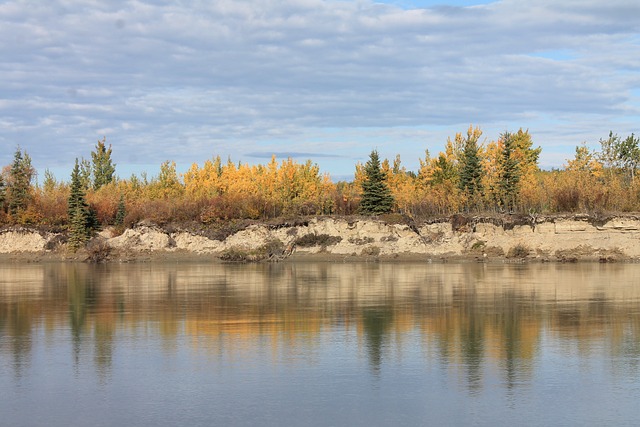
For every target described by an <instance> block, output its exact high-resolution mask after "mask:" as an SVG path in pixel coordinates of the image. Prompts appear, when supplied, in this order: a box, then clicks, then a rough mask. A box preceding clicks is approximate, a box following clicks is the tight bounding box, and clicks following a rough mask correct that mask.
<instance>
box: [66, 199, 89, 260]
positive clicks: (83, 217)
mask: <svg viewBox="0 0 640 427" xmlns="http://www.w3.org/2000/svg"><path fill="white" fill-rule="evenodd" d="M69 231H70V234H69V248H70V249H71V250H72V251H74V252H75V251H76V250H78V249H80V248H81V247H82V246H84V245H85V243H87V241H88V240H89V236H88V234H87V211H86V210H85V209H82V207H80V206H79V205H78V206H76V207H75V209H74V210H73V212H72V213H71V218H70V221H69Z"/></svg>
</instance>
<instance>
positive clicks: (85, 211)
mask: <svg viewBox="0 0 640 427" xmlns="http://www.w3.org/2000/svg"><path fill="white" fill-rule="evenodd" d="M81 175H82V174H81V171H80V165H79V163H78V159H76V164H75V166H74V168H73V171H72V172H71V189H70V190H71V191H70V194H69V201H68V206H67V214H68V215H69V226H70V228H69V231H70V236H69V247H70V248H71V249H72V250H74V251H75V250H76V249H78V248H80V247H81V246H82V245H84V244H85V243H86V242H87V240H89V237H90V236H91V231H92V228H93V227H92V225H93V224H91V222H92V221H93V220H92V218H91V217H92V215H91V211H90V210H89V206H88V205H87V202H86V200H85V193H84V192H85V190H84V188H83V184H82V176H81Z"/></svg>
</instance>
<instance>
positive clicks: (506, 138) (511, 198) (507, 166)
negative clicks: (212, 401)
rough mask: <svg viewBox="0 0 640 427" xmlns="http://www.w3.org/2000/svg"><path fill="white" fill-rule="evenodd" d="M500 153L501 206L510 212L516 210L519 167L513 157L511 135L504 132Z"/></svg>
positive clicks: (499, 183)
mask: <svg viewBox="0 0 640 427" xmlns="http://www.w3.org/2000/svg"><path fill="white" fill-rule="evenodd" d="M501 139H502V151H501V153H500V158H499V164H500V180H499V181H498V186H499V188H500V198H501V204H502V207H503V208H504V209H507V210H509V211H512V210H514V209H515V208H516V204H517V201H518V190H519V183H520V167H519V164H518V161H517V159H516V158H515V156H514V150H515V146H514V145H515V144H514V142H515V141H514V138H513V135H511V133H509V132H505V133H504V134H502V135H501Z"/></svg>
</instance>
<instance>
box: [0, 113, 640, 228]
mask: <svg viewBox="0 0 640 427" xmlns="http://www.w3.org/2000/svg"><path fill="white" fill-rule="evenodd" d="M600 144H601V147H602V149H601V151H596V150H590V149H589V148H588V147H587V146H586V145H585V144H583V145H581V146H579V147H576V151H575V155H574V157H573V158H571V159H567V163H566V165H565V166H564V168H562V169H559V170H550V171H549V170H547V171H545V170H540V168H539V166H538V159H539V156H540V153H541V148H540V147H535V146H534V143H533V139H532V136H531V135H530V134H529V132H528V131H526V130H522V129H520V130H518V131H517V132H514V133H508V132H505V133H504V134H502V135H499V137H498V138H497V139H496V140H491V141H489V140H486V139H482V131H481V130H480V128H478V127H473V126H470V127H469V128H468V129H467V131H466V132H461V133H458V134H456V135H455V136H454V137H453V138H449V139H448V140H447V141H446V143H445V145H444V147H443V150H442V151H441V152H440V153H438V155H436V156H433V157H432V156H431V155H430V153H429V152H428V151H426V152H425V157H424V158H421V159H418V162H419V168H418V170H416V171H410V170H407V169H406V167H405V166H404V165H403V164H402V162H401V159H400V156H396V157H395V158H394V159H392V160H389V159H381V162H380V163H379V172H380V174H381V177H382V179H383V180H384V183H385V185H386V187H387V188H388V189H389V191H390V193H391V198H390V199H392V203H393V204H392V212H394V213H396V214H402V215H405V216H408V217H411V218H414V219H424V218H427V217H431V216H443V215H452V214H455V213H471V214H480V213H484V214H491V213H526V214H532V213H556V212H558V213H559V212H562V213H566V212H588V213H593V212H605V211H620V212H628V211H639V210H640V185H639V183H638V177H637V174H636V172H637V169H638V165H640V148H639V147H638V138H636V137H635V136H634V135H631V136H629V137H627V138H621V137H618V136H617V135H615V134H613V133H610V134H609V137H608V138H607V139H602V140H601V141H600ZM96 154H98V155H99V156H96ZM110 155H111V146H109V148H108V149H107V148H106V146H105V140H102V141H99V142H98V146H97V151H96V153H92V157H93V161H94V163H95V162H97V161H98V160H99V161H100V162H101V163H100V165H99V166H100V168H96V165H93V166H94V167H91V163H90V162H89V161H86V160H82V161H80V176H79V178H78V179H80V182H81V183H82V186H83V191H84V193H85V197H86V202H87V204H88V206H89V207H90V210H91V213H92V215H95V218H96V220H97V221H98V223H99V224H101V225H103V226H104V225H114V224H118V225H122V226H130V225H132V224H135V223H137V222H139V221H142V220H148V221H152V222H154V223H158V224H167V223H172V222H195V223H199V224H203V225H207V224H213V223H220V222H228V221H233V220H238V219H248V220H267V219H270V218H276V217H293V216H308V215H352V214H357V213H365V214H366V213H367V212H375V209H368V210H364V209H361V206H360V202H361V200H362V196H363V188H365V187H366V186H367V179H368V176H370V172H367V171H366V168H365V165H362V164H356V165H355V174H354V179H353V181H351V182H337V183H334V182H332V181H331V179H330V177H329V175H328V174H326V173H322V172H321V171H320V169H319V167H318V165H316V164H314V163H312V162H311V161H310V160H309V161H306V162H304V163H299V162H297V161H295V160H293V159H291V158H288V159H284V160H278V159H277V158H276V157H275V156H274V157H272V159H271V161H269V162H268V163H266V164H257V165H250V164H246V163H244V164H243V163H236V162H233V161H232V160H231V159H229V160H227V161H222V160H221V159H220V157H219V156H218V157H214V158H212V159H209V160H206V161H204V163H202V164H198V163H194V164H193V165H192V166H191V167H190V168H189V169H188V170H187V171H186V172H185V173H183V174H181V173H178V172H177V170H176V164H175V163H174V162H172V161H167V162H164V163H162V164H161V165H160V169H159V172H158V174H157V175H156V176H155V177H153V178H151V179H147V177H146V175H145V174H143V175H142V176H136V175H132V176H131V177H130V178H128V179H123V178H117V177H116V176H115V175H114V170H115V165H113V164H111V162H110ZM25 159H26V160H25ZM29 162H30V158H29V157H28V154H27V153H26V152H23V151H21V150H20V149H18V151H17V152H16V160H15V161H14V163H13V164H12V165H7V166H6V167H4V169H3V170H2V174H0V224H25V225H45V226H52V227H63V228H64V227H67V228H68V227H70V226H71V221H70V218H69V215H68V203H69V199H70V188H71V187H70V183H68V182H60V181H57V180H56V179H55V178H54V177H53V176H52V174H50V173H49V172H48V171H46V172H45V173H44V181H43V183H42V184H40V185H36V184H35V183H34V182H33V179H32V177H33V175H34V174H33V170H32V169H30V168H31V166H30V163H29ZM96 171H100V174H99V176H93V175H94V174H96V173H97V172H96ZM104 171H106V172H104ZM385 211H386V209H385Z"/></svg>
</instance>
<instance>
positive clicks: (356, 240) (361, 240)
mask: <svg viewBox="0 0 640 427" xmlns="http://www.w3.org/2000/svg"><path fill="white" fill-rule="evenodd" d="M348 242H349V243H352V244H354V245H366V244H369V243H373V242H374V239H373V237H369V236H367V237H349V240H348Z"/></svg>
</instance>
